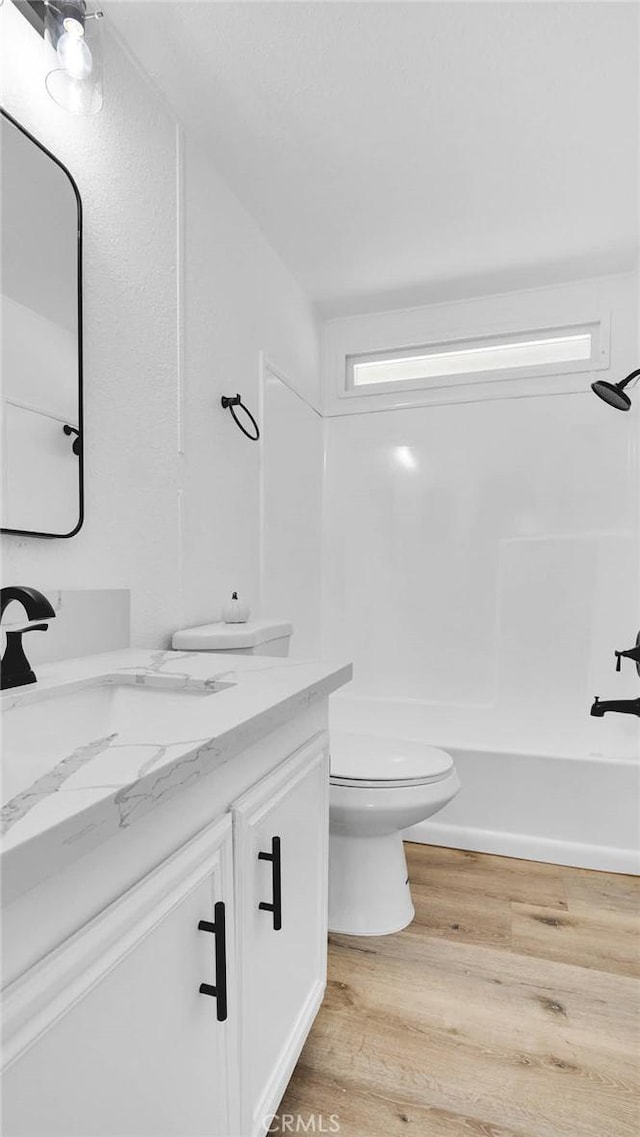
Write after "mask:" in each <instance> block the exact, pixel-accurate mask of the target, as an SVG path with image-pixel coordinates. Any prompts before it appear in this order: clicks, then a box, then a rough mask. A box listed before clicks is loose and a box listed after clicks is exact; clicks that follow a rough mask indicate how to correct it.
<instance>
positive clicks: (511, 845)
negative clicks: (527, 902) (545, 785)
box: [403, 821, 640, 876]
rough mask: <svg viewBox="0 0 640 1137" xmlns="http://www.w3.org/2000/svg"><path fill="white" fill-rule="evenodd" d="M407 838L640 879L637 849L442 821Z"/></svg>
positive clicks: (430, 823) (423, 825) (407, 831)
mask: <svg viewBox="0 0 640 1137" xmlns="http://www.w3.org/2000/svg"><path fill="white" fill-rule="evenodd" d="M403 837H404V840H405V841H417V842H418V843H419V844H421V845H441V846H444V847H445V848H450V849H469V850H472V851H473V852H477V853H496V854H498V855H499V856H502V857H516V858H519V859H520V860H527V861H545V862H546V863H547V864H554V865H570V866H572V867H574V868H581V869H597V870H599V871H600V872H615V873H628V874H633V875H635V876H638V875H640V852H639V851H638V850H636V849H620V848H615V847H613V846H610V845H586V844H579V843H578V842H575V841H557V840H554V839H552V838H549V837H535V836H530V835H528V834H521V833H508V832H504V831H499V830H492V829H474V828H471V827H463V826H461V825H445V824H444V823H443V822H441V821H422V822H421V823H420V824H419V825H413V826H412V827H411V829H405V831H404V833H403Z"/></svg>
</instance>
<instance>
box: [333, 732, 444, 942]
mask: <svg viewBox="0 0 640 1137" xmlns="http://www.w3.org/2000/svg"><path fill="white" fill-rule="evenodd" d="M330 753H331V778H330V781H331V786H330V794H329V802H330V809H329V817H330V835H329V928H330V930H331V931H333V932H343V933H348V934H350V935H356V936H383V935H387V934H388V933H390V932H398V931H400V930H401V929H402V928H406V926H407V924H410V923H411V921H412V920H413V918H414V916H415V909H414V907H413V902H412V900H411V892H410V889H409V881H408V876H407V862H406V858H405V854H404V846H403V843H402V836H401V833H402V830H403V829H407V828H408V827H409V826H410V825H416V824H417V823H418V822H419V821H424V820H425V819H426V818H427V817H431V815H432V814H434V813H437V811H438V810H439V809H442V808H443V806H445V805H446V804H447V803H448V802H450V801H451V799H452V798H453V797H455V795H456V794H457V792H458V790H459V789H460V781H459V779H458V775H457V773H456V771H455V768H454V765H453V760H452V758H451V757H450V755H449V754H447V753H446V752H445V751H444V750H439V749H437V748H436V747H434V746H428V745H426V744H424V743H421V742H415V741H411V740H408V739H398V738H385V737H380V736H377V735H368V734H360V733H357V734H356V733H351V732H347V731H335V732H333V731H332V733H331V738H330Z"/></svg>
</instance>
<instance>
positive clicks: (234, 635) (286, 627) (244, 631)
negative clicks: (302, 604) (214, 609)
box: [171, 620, 293, 656]
mask: <svg viewBox="0 0 640 1137" xmlns="http://www.w3.org/2000/svg"><path fill="white" fill-rule="evenodd" d="M292 633H293V624H290V623H288V622H287V621H286V620H248V621H247V623H246V624H224V623H222V622H219V623H216V624H200V625H199V626H198V627H195V628H183V630H182V631H180V632H174V635H173V639H172V641H171V646H172V647H173V648H174V649H175V650H176V651H215V652H225V651H228V652H231V653H232V654H233V655H280V656H283V655H288V654H289V641H290V639H291V636H292Z"/></svg>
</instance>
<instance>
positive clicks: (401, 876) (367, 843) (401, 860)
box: [329, 832, 415, 936]
mask: <svg viewBox="0 0 640 1137" xmlns="http://www.w3.org/2000/svg"><path fill="white" fill-rule="evenodd" d="M414 916H415V909H414V907H413V902H412V900H411V891H410V889H409V880H408V873H407V861H406V857H405V855H404V845H403V844H402V838H401V836H400V833H398V832H395V833H387V834H384V835H383V836H376V837H357V836H347V835H346V834H344V833H335V832H331V833H330V836H329V931H331V932H342V933H343V934H346V935H351V936H386V935H390V934H391V933H392V932H400V931H401V930H402V929H403V928H406V927H407V925H408V924H410V923H411V921H412V920H413V918H414Z"/></svg>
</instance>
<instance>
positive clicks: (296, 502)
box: [261, 360, 323, 656]
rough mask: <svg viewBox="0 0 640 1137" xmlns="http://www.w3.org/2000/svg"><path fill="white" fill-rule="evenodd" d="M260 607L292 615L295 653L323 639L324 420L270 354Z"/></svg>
mask: <svg viewBox="0 0 640 1137" xmlns="http://www.w3.org/2000/svg"><path fill="white" fill-rule="evenodd" d="M263 401H264V405H263V414H262V418H263V422H264V430H265V434H264V437H265V442H264V450H263V467H262V515H261V549H262V557H261V566H262V586H263V591H262V607H263V610H264V611H265V612H270V613H273V614H274V615H278V613H280V614H282V615H284V616H287V617H289V618H290V619H291V620H292V621H293V625H294V636H293V640H292V641H291V652H292V654H293V655H301V656H313V655H317V654H318V653H319V651H320V645H321V602H322V479H323V419H322V416H321V414H320V412H319V410H318V409H317V407H315V406H314V405H313V404H312V403H311V402H309V401H308V400H307V399H306V398H304V397H303V396H302V395H301V394H299V393H298V392H296V390H295V389H294V388H293V386H292V384H291V381H290V379H289V378H288V376H285V375H284V374H283V373H282V372H278V371H277V370H275V369H274V367H273V365H270V364H269V362H268V361H267V360H265V366H264V371H263Z"/></svg>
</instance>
